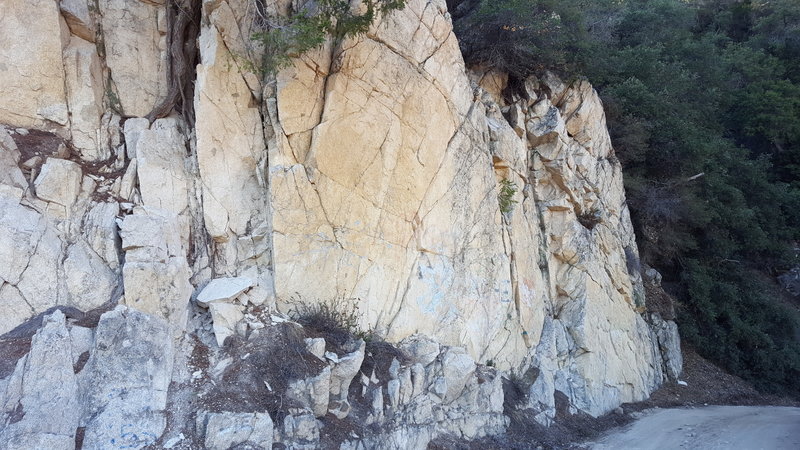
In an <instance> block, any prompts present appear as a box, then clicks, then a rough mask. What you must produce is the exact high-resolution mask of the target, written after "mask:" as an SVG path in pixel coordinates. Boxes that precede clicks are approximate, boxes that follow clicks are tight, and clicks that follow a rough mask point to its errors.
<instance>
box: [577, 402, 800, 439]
mask: <svg viewBox="0 0 800 450" xmlns="http://www.w3.org/2000/svg"><path fill="white" fill-rule="evenodd" d="M588 446H589V448H593V449H637V450H638V449H642V450H644V449H704V450H706V449H737V450H738V449H765V450H767V449H769V450H773V449H792V450H797V449H800V408H787V407H777V406H706V407H702V408H691V409H662V410H653V411H651V412H648V413H646V415H645V416H644V417H642V418H641V419H639V420H637V421H636V422H634V423H633V424H631V425H630V426H628V427H625V428H623V429H618V430H613V431H611V432H610V433H609V434H607V435H605V436H604V437H602V438H600V439H598V440H597V441H595V442H593V443H590V444H588Z"/></svg>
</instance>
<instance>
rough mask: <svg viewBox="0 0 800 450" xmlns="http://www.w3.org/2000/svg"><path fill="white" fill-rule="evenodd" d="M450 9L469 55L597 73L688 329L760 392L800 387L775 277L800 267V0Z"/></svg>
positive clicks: (499, 63)
mask: <svg viewBox="0 0 800 450" xmlns="http://www.w3.org/2000/svg"><path fill="white" fill-rule="evenodd" d="M449 4H450V6H451V8H454V17H456V19H457V21H456V31H457V33H458V35H459V37H460V38H461V40H462V49H463V50H464V52H465V58H466V59H467V61H468V62H471V63H482V64H490V65H493V66H495V67H498V68H501V69H503V70H507V71H508V72H509V73H510V74H511V75H512V81H513V79H514V78H521V77H525V76H528V75H530V74H535V73H536V72H537V71H539V70H541V69H544V68H547V69H551V70H555V71H557V72H561V73H562V74H567V75H570V76H576V75H578V76H581V75H582V76H586V77H588V78H589V79H590V80H591V81H592V82H593V83H594V85H595V87H597V89H598V91H599V92H600V94H601V97H602V98H603V101H604V105H605V108H606V113H607V119H608V125H609V130H610V133H611V136H612V141H613V143H614V146H615V150H616V152H617V156H618V157H619V158H620V160H621V161H622V163H623V165H624V168H625V182H626V190H627V194H628V200H629V204H630V207H631V211H632V215H633V219H634V224H635V226H636V230H637V238H638V239H639V246H640V249H641V250H642V255H643V259H644V261H645V262H647V263H649V264H650V265H653V266H655V267H657V268H658V269H659V270H661V271H662V273H663V274H664V280H665V286H667V287H668V288H669V289H670V290H671V291H672V292H673V293H674V294H675V295H676V296H677V297H678V298H679V300H680V303H681V306H682V308H681V311H680V312H681V314H680V315H679V322H680V325H681V329H682V332H683V336H684V338H685V339H686V340H687V341H689V342H691V343H692V344H694V345H695V346H696V347H697V348H698V349H699V350H700V351H701V353H703V354H704V355H705V356H707V357H710V358H711V359H713V360H715V361H717V362H720V363H721V364H723V365H724V366H725V367H727V368H728V369H730V370H732V371H733V372H735V373H737V374H739V375H742V376H744V377H745V378H747V379H749V380H751V381H753V382H754V383H756V384H757V386H759V387H761V388H764V389H768V390H772V391H782V392H790V393H794V394H795V395H797V394H800V343H798V331H797V330H798V324H797V321H796V313H795V312H792V311H790V310H789V309H788V308H786V307H785V306H784V302H785V301H786V300H785V299H784V300H782V299H781V294H780V293H779V292H778V290H777V289H776V288H775V285H774V276H775V275H777V274H779V273H780V272H781V271H784V270H787V269H788V268H790V267H792V266H794V265H797V264H798V262H797V257H796V256H795V255H794V254H793V252H792V251H791V245H792V243H793V241H795V240H797V239H800V4H798V2H797V1H796V0H771V1H763V0H706V1H691V0H560V1H555V0H494V1H489V0H462V1H459V0H451V1H450V2H449ZM507 26H512V27H513V28H514V29H516V31H514V30H513V29H512V30H511V31H509V30H507V29H506V27H507ZM504 46H507V48H503V47H504ZM521 60H522V61H521ZM511 85H512V86H513V83H512V84H511ZM701 174H702V175H701ZM696 175H697V176H696Z"/></svg>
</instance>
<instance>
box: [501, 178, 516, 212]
mask: <svg viewBox="0 0 800 450" xmlns="http://www.w3.org/2000/svg"><path fill="white" fill-rule="evenodd" d="M516 193H517V184H516V183H514V182H513V181H511V180H501V181H500V193H499V194H498V195H497V200H498V201H499V202H500V212H501V213H503V214H508V213H510V212H511V211H513V210H514V204H515V203H517V201H516V200H514V194H516Z"/></svg>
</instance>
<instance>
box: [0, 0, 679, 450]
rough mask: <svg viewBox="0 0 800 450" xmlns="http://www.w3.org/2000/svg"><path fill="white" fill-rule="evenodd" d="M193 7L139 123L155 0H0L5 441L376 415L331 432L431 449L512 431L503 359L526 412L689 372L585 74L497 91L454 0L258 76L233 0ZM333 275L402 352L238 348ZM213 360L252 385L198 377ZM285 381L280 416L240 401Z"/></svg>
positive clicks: (306, 437) (218, 434) (154, 55)
mask: <svg viewBox="0 0 800 450" xmlns="http://www.w3.org/2000/svg"><path fill="white" fill-rule="evenodd" d="M184 3H185V4H187V5H191V7H192V8H198V10H197V13H198V15H199V16H200V17H201V19H200V22H199V25H198V26H199V27H200V35H199V37H198V39H197V41H196V44H197V49H198V51H199V60H198V61H188V62H187V63H189V64H190V65H191V66H192V67H193V66H194V64H195V63H197V70H196V79H194V80H189V82H190V83H192V84H191V86H193V89H194V96H193V97H192V96H191V95H189V96H188V97H190V98H181V99H180V100H179V103H180V104H181V105H182V106H184V108H182V109H180V111H179V110H178V109H175V110H174V111H172V112H171V113H170V114H168V115H167V116H166V117H159V118H156V119H155V120H152V123H151V120H150V119H148V118H144V116H146V115H148V114H149V113H150V112H151V111H152V109H153V107H154V106H155V105H156V104H158V103H160V102H161V101H162V100H163V99H164V98H165V96H166V95H167V90H168V86H169V83H170V81H171V79H172V78H171V77H172V73H171V72H169V71H168V69H169V68H170V67H171V66H170V63H169V61H168V49H167V45H168V43H169V42H168V37H167V36H168V35H169V33H170V32H171V31H172V27H174V26H176V23H175V18H174V16H175V14H173V13H174V10H170V9H169V8H172V7H173V5H172V3H170V2H164V1H162V0H146V1H145V0H133V1H124V0H100V1H99V2H92V3H86V2H83V1H75V0H61V1H58V2H56V1H53V0H30V1H27V0H26V1H22V0H6V1H3V2H0V25H2V26H0V79H2V80H3V83H2V86H0V334H6V333H10V334H8V336H16V337H15V338H14V339H17V338H18V337H19V336H23V338H20V339H28V338H31V339H32V340H31V347H30V350H29V351H28V352H27V354H26V353H25V351H22V350H19V354H18V355H17V357H20V359H19V362H18V363H17V366H16V369H14V371H13V373H11V374H10V375H9V376H8V377H7V378H5V379H3V380H0V396H2V397H1V398H2V401H3V403H1V404H0V407H2V408H3V409H2V414H3V417H4V421H3V422H2V425H0V441H4V442H13V443H18V445H19V446H23V447H26V446H27V447H38V448H61V447H65V446H67V447H68V446H69V445H62V444H66V443H68V442H69V443H72V442H74V438H75V433H76V429H77V428H85V437H84V448H108V447H110V446H117V445H120V446H121V445H127V446H130V448H141V447H144V446H148V445H152V446H156V447H157V446H164V447H167V446H168V445H167V444H168V443H169V446H170V447H175V448H182V447H181V446H191V445H196V446H200V445H207V446H209V447H219V448H227V446H234V445H240V446H248V445H250V446H263V447H267V448H268V447H269V446H270V445H271V443H272V442H279V443H283V444H284V445H287V446H295V447H296V448H303V447H304V446H305V447H314V446H318V445H320V442H323V441H325V440H329V439H333V438H332V437H331V436H332V435H331V433H330V427H328V425H326V423H327V421H328V420H345V421H347V420H349V421H356V422H357V423H361V424H362V425H363V424H375V425H376V426H377V427H379V428H380V429H381V430H382V431H381V432H380V433H372V434H370V433H367V432H364V433H362V435H358V436H344V437H342V436H339V438H337V439H339V443H340V444H342V445H343V446H344V447H343V448H424V447H425V446H426V445H427V443H428V442H429V441H430V440H431V439H433V438H435V437H437V436H439V435H441V434H443V433H449V434H452V435H455V436H458V437H462V438H465V439H472V438H476V437H480V436H484V435H486V434H491V433H499V432H502V431H503V429H504V428H505V426H506V424H507V418H506V417H505V416H504V415H503V412H504V411H503V387H502V382H501V377H502V376H504V375H503V374H508V373H512V372H513V373H514V374H515V376H517V377H518V378H519V379H521V380H523V381H524V383H525V389H526V401H525V402H523V403H524V404H522V405H519V406H518V407H523V408H528V409H532V410H534V415H535V416H536V420H538V421H539V422H541V423H543V424H549V423H550V422H551V421H552V420H553V418H554V417H555V414H556V398H558V397H562V398H566V399H567V402H568V407H569V410H570V411H573V412H576V411H582V412H586V413H589V414H592V415H600V414H603V413H605V412H608V411H610V410H612V409H614V408H616V407H617V406H618V405H619V404H620V403H623V402H631V401H637V400H641V399H644V398H646V397H647V396H648V395H649V393H650V392H651V391H652V390H654V389H655V388H656V387H657V386H658V385H659V384H660V383H661V382H662V381H663V380H664V379H665V377H670V378H676V377H677V376H678V374H679V373H680V370H681V360H680V343H679V338H678V335H677V329H676V327H675V324H674V322H672V321H669V320H663V318H672V317H671V316H662V315H658V314H656V313H655V312H652V311H650V312H649V311H646V310H645V306H646V303H645V301H644V300H645V299H644V295H645V291H644V288H643V284H642V275H641V273H640V272H641V268H640V267H639V261H638V252H637V249H636V244H635V239H634V236H633V228H632V226H631V223H630V218H629V212H628V210H627V206H626V202H625V194H624V189H623V183H622V173H621V168H620V164H619V162H618V161H617V159H616V157H615V156H614V150H613V148H612V145H611V141H610V138H609V135H608V132H607V131H606V126H605V118H604V113H603V109H602V103H601V102H600V99H599V98H598V96H597V94H596V93H595V92H594V90H593V89H592V87H591V85H590V84H589V83H588V82H586V81H576V82H573V83H565V82H563V81H561V80H559V79H558V78H557V77H555V76H554V75H552V74H546V75H544V76H541V77H539V78H536V77H531V78H530V79H528V80H525V83H524V86H522V87H521V88H520V89H523V90H524V97H525V98H522V97H520V96H519V95H516V94H513V93H512V94H511V95H504V92H509V91H507V90H506V87H507V83H508V76H506V75H504V74H502V73H499V72H496V71H486V70H484V69H481V68H472V69H469V70H468V69H467V68H465V66H464V63H463V60H462V57H461V54H460V51H459V47H458V42H457V41H456V39H455V36H454V34H453V33H452V26H451V21H450V17H449V14H448V13H447V8H446V2H445V1H444V0H408V1H407V5H406V7H405V8H404V9H402V10H400V11H396V12H393V13H391V14H389V15H387V16H385V17H381V18H379V20H378V22H377V23H376V24H375V25H374V26H373V27H372V28H371V29H370V31H369V32H368V33H366V34H365V35H362V36H359V37H356V38H352V39H347V40H346V41H345V42H343V43H341V44H339V45H333V44H332V43H330V42H328V43H325V44H324V45H322V46H321V47H320V48H318V49H315V50H314V51H312V52H309V53H308V54H306V55H303V56H302V57H300V58H296V59H294V60H293V63H292V66H291V67H289V68H286V69H284V70H282V71H280V72H279V73H277V74H274V76H273V75H270V76H267V77H265V78H264V79H263V80H262V79H261V78H260V77H259V76H257V75H256V74H254V73H252V72H251V68H249V66H248V65H247V64H245V63H244V62H245V61H244V58H245V55H253V56H254V57H257V54H258V51H259V50H258V48H257V47H254V46H253V44H252V42H250V41H249V36H250V35H251V34H252V32H253V31H257V30H258V26H259V23H260V22H258V21H257V20H256V17H257V16H258V14H259V11H256V10H253V9H252V5H253V3H252V2H249V1H246V0H214V1H187V2H184ZM290 3H292V2H289V1H283V0H281V1H272V0H269V1H267V2H266V5H265V6H266V10H267V11H269V12H270V13H271V14H285V13H286V12H287V11H288V10H289V9H290V6H291V5H290ZM294 3H297V2H294ZM95 6H96V7H97V8H95ZM295 6H298V5H295ZM169 11H172V13H170V12H169ZM31 17H36V20H33V21H31V20H30V18H31ZM194 44H195V41H194V40H191V39H190V42H187V48H190V49H191V48H194V47H193V45H194ZM190 72H191V71H190ZM188 104H191V105H192V106H193V107H194V116H193V117H181V114H183V113H182V112H181V111H188V110H190V109H191V108H185V106H187V105H188ZM168 113H169V112H168ZM503 183H505V186H506V189H505V190H503V189H502V186H504V184H503ZM509 187H510V190H509V189H508V188H509ZM336 298H346V299H348V301H350V300H351V299H352V302H354V306H356V307H357V310H358V317H357V321H358V322H359V323H358V326H359V327H360V328H361V329H364V330H372V331H373V332H374V334H375V335H376V336H378V337H380V338H381V339H385V340H386V341H388V342H390V343H395V344H397V343H402V345H400V347H401V349H402V350H398V351H401V352H402V354H396V355H395V354H394V353H392V355H394V356H392V357H391V358H389V359H388V360H386V361H380V362H376V360H378V359H380V355H381V353H380V352H378V351H377V350H375V351H374V352H372V353H371V351H370V347H369V346H367V345H365V344H364V343H363V342H361V341H358V342H356V343H355V344H353V342H355V341H353V342H350V344H353V345H349V344H348V345H349V346H348V345H345V346H344V347H346V348H344V347H341V348H340V347H336V346H335V345H334V344H332V341H330V339H329V340H327V341H326V340H325V339H324V338H323V337H320V336H319V335H308V336H301V337H302V339H294V338H293V337H292V335H291V333H290V335H287V336H284V337H283V338H285V339H284V340H283V341H280V340H279V342H284V343H285V342H293V344H292V345H293V346H294V345H296V348H295V347H292V346H288V344H287V346H285V347H284V348H282V349H281V351H276V353H265V352H264V351H261V350H259V349H258V346H255V344H254V343H256V342H261V341H259V339H264V337H265V336H266V337H274V333H275V327H279V326H281V324H284V325H286V322H287V320H288V319H287V316H285V315H282V314H285V313H288V312H290V310H291V309H292V308H293V305H295V304H296V302H298V301H299V302H302V303H307V304H314V303H318V302H327V301H330V300H333V299H336ZM192 300H195V301H192ZM117 305H122V306H118V307H117V309H113V307H114V306H117ZM56 306H58V307H62V308H66V309H64V311H66V315H67V317H64V315H63V314H61V313H60V312H53V311H52V310H51V308H53V307H56ZM108 309H113V310H112V311H110V312H106V313H105V314H103V315H102V317H101V318H100V319H99V324H98V322H97V320H98V317H99V316H100V314H101V313H102V311H105V310H108ZM42 313H47V315H46V316H45V318H44V319H42V318H41V316H40V315H41V314H42ZM37 330H38V331H37ZM297 333H300V334H303V333H304V332H301V331H298V332H297ZM259 336H260V337H259ZM293 339H294V340H293ZM304 339H307V340H304ZM295 341H296V342H295ZM2 342H5V341H2V340H0V344H2ZM9 342H10V341H9ZM14 342H16V341H14ZM276 342H278V341H276ZM248 343H249V344H248ZM3 345H5V344H3ZM275 345H277V344H275ZM332 345H334V346H332ZM336 345H342V344H341V343H338V344H336ZM387 345H388V344H387ZM251 347H252V348H251ZM237 348H238V349H250V350H252V351H250V350H248V351H247V352H246V353H236V352H237ZM387 351H388V350H387ZM15 354H16V353H15ZM298 354H300V355H301V356H302V358H301V361H302V370H295V369H297V368H296V367H293V368H285V367H281V366H280V364H281V363H282V362H283V360H284V359H287V358H289V356H291V357H292V358H296V357H298V356H297V355H298ZM276 355H277V356H276ZM287 355H288V356H287ZM87 358H88V359H87ZM487 366H493V367H487ZM248 368H249V369H248ZM173 369H174V370H173ZM234 369H236V370H240V369H241V370H240V372H232V371H233V370H234ZM279 369H280V370H279ZM9 370H10V369H9ZM49 372H52V374H50V375H48V373H49ZM275 374H283V375H285V376H284V377H283V378H281V377H277V375H275ZM37 377H38V378H41V379H40V380H37V379H36V378H37ZM225 377H228V378H225ZM270 377H272V378H274V379H271V381H269V380H270ZM276 377H277V378H276ZM230 380H235V383H239V384H234V385H235V386H237V387H241V388H242V392H244V393H247V392H253V391H250V390H248V389H250V388H251V387H252V389H256V388H255V387H253V386H257V387H258V393H259V394H258V395H253V396H245V395H242V396H235V395H234V396H231V395H232V394H231V393H230V392H228V394H231V395H228V396H227V397H225V396H223V397H213V396H212V395H211V393H213V389H212V387H213V386H215V384H214V383H218V384H222V385H224V384H225V383H227V382H229V381H230ZM265 380H266V381H265ZM267 381H269V382H267ZM265 383H266V384H265ZM270 383H271V384H270ZM54 385H62V386H64V390H63V391H62V392H61V394H58V395H55V396H53V395H51V394H52V393H51V394H48V393H47V392H48V389H51V390H52V387H53V386H54ZM245 386H247V388H245ZM277 391H280V392H277ZM200 394H209V396H208V397H203V400H202V401H200V403H203V402H205V403H204V404H203V405H198V404H195V403H192V402H190V400H189V399H193V398H200V397H202V396H201V395H200ZM278 394H280V395H283V396H284V397H281V398H286V399H287V401H288V402H289V403H291V404H287V405H285V407H284V409H283V410H281V411H282V412H281V414H282V415H281V416H280V417H278V416H276V415H275V414H276V412H275V410H274V408H275V407H274V404H270V405H272V406H269V405H267V404H259V403H253V400H252V398H261V399H263V398H271V397H269V396H270V395H278ZM356 394H357V395H356ZM48 395H50V397H48ZM212 398H216V399H217V400H215V401H218V403H214V401H212V400H209V399H212ZM219 398H226V399H228V400H226V402H227V401H230V402H233V403H225V404H224V405H223V404H219V402H222V400H219ZM168 399H169V402H172V403H173V404H172V406H173V407H170V411H172V412H173V414H172V415H170V416H169V417H168V416H167V414H166V413H165V410H166V409H167V408H168V406H167V405H168ZM46 404H52V405H53V408H55V410H58V411H65V412H64V413H63V414H61V413H58V420H53V421H47V420H45V417H46V416H47V415H48V414H50V413H52V411H49V410H48V408H47V407H46V406H45V405H46ZM201 406H202V408H201ZM269 408H273V409H271V410H269V411H268V409H269ZM268 413H269V414H272V416H269V415H267V414H268ZM52 414H55V413H52ZM130 418H134V419H130ZM331 418H335V419H331ZM267 419H269V421H268V420H267ZM272 420H274V431H273V429H272ZM267 424H268V425H267ZM326 427H328V428H327V429H326ZM199 428H202V430H199ZM267 429H269V431H267ZM203 430H205V431H203ZM208 430H212V431H211V432H210V433H209V432H208ZM201 431H202V432H201ZM181 436H183V437H181ZM167 438H168V439H167ZM209 439H210V440H209ZM112 440H113V442H112ZM325 442H327V441H325ZM15 445H17V444H15ZM248 448H249V447H248Z"/></svg>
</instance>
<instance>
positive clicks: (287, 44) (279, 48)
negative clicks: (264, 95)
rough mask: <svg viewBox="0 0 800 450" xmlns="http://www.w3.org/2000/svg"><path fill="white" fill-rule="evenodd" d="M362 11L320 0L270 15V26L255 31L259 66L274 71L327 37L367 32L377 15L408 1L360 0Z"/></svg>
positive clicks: (342, 1)
mask: <svg viewBox="0 0 800 450" xmlns="http://www.w3.org/2000/svg"><path fill="white" fill-rule="evenodd" d="M361 2H362V5H363V12H361V11H359V12H356V11H354V10H353V8H352V7H351V5H350V1H349V0H318V1H317V2H316V3H310V4H309V6H307V7H304V8H303V9H301V10H300V11H297V12H295V13H293V14H290V15H289V16H288V17H270V18H268V19H267V27H266V28H267V29H266V30H265V31H262V32H258V33H255V34H254V35H253V39H255V40H257V41H259V42H261V44H262V45H263V47H264V56H263V60H262V62H261V65H260V69H261V70H262V71H263V72H264V73H273V72H275V71H277V70H279V69H282V68H284V67H286V66H287V65H288V64H289V63H290V61H291V58H293V57H298V56H300V55H302V54H304V53H306V52H308V51H309V50H311V49H314V48H317V47H319V46H320V45H322V44H323V43H324V42H325V40H326V39H328V38H329V37H330V38H333V39H334V40H335V41H341V40H342V39H344V38H347V37H351V36H358V35H361V34H364V33H366V32H367V31H368V30H369V27H370V26H372V24H373V22H374V21H375V19H376V18H377V15H378V14H387V13H389V12H391V11H394V10H398V9H402V8H403V7H404V6H405V0H361Z"/></svg>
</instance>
